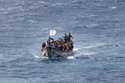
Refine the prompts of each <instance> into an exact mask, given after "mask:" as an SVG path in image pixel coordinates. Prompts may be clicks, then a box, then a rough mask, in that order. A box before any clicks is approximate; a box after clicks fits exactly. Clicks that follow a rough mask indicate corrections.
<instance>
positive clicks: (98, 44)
mask: <svg viewBox="0 0 125 83" xmlns="http://www.w3.org/2000/svg"><path fill="white" fill-rule="evenodd" d="M104 45H106V44H105V43H95V44H93V45H88V46H85V47H83V48H87V49H89V48H95V47H99V46H104Z"/></svg>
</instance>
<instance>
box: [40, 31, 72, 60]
mask: <svg viewBox="0 0 125 83" xmlns="http://www.w3.org/2000/svg"><path fill="white" fill-rule="evenodd" d="M73 47H74V46H73V36H72V34H71V33H65V34H64V36H63V37H61V38H59V39H56V40H55V39H54V38H52V37H51V36H49V38H48V40H47V41H46V42H43V43H42V48H41V52H42V56H44V57H48V58H58V57H63V58H64V57H67V56H70V55H72V54H73Z"/></svg>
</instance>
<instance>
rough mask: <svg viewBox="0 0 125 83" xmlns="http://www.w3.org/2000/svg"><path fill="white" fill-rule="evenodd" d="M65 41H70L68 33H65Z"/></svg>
mask: <svg viewBox="0 0 125 83" xmlns="http://www.w3.org/2000/svg"><path fill="white" fill-rule="evenodd" d="M64 41H65V42H67V41H68V35H67V34H66V33H65V36H64Z"/></svg>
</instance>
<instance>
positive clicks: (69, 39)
mask: <svg viewBox="0 0 125 83" xmlns="http://www.w3.org/2000/svg"><path fill="white" fill-rule="evenodd" d="M71 38H73V37H72V35H71V33H70V32H69V34H68V41H71Z"/></svg>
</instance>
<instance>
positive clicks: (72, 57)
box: [67, 56, 75, 59]
mask: <svg viewBox="0 0 125 83" xmlns="http://www.w3.org/2000/svg"><path fill="white" fill-rule="evenodd" d="M67 59H75V57H74V56H68V57H67Z"/></svg>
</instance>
